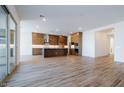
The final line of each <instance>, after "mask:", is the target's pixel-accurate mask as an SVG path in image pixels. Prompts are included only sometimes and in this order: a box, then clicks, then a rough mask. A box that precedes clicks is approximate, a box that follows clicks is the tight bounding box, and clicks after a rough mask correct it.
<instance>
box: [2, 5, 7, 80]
mask: <svg viewBox="0 0 124 93" xmlns="http://www.w3.org/2000/svg"><path fill="white" fill-rule="evenodd" d="M7 15H8V14H7V13H6V12H5V11H4V9H3V7H2V6H0V81H1V80H3V79H4V78H5V76H6V75H7V70H8V60H7V40H8V39H7Z"/></svg>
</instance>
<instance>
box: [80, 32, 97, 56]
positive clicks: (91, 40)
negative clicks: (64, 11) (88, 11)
mask: <svg viewBox="0 0 124 93" xmlns="http://www.w3.org/2000/svg"><path fill="white" fill-rule="evenodd" d="M82 41H83V50H82V51H83V52H82V53H83V54H82V55H83V56H89V57H95V33H94V32H93V31H86V32H83V40H82Z"/></svg>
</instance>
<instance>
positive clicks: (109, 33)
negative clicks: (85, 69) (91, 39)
mask: <svg viewBox="0 0 124 93" xmlns="http://www.w3.org/2000/svg"><path fill="white" fill-rule="evenodd" d="M107 55H112V56H113V55H114V30H113V29H112V28H111V29H105V30H102V31H97V32H96V33H95V57H101V56H107Z"/></svg>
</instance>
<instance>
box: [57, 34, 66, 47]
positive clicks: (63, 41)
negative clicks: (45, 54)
mask: <svg viewBox="0 0 124 93" xmlns="http://www.w3.org/2000/svg"><path fill="white" fill-rule="evenodd" d="M59 44H60V45H67V36H59Z"/></svg>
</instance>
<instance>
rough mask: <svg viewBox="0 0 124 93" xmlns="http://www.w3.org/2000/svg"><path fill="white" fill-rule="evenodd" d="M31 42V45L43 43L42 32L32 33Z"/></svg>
mask: <svg viewBox="0 0 124 93" xmlns="http://www.w3.org/2000/svg"><path fill="white" fill-rule="evenodd" d="M32 44H33V45H43V44H44V34H42V33H35V32H33V33H32Z"/></svg>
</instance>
